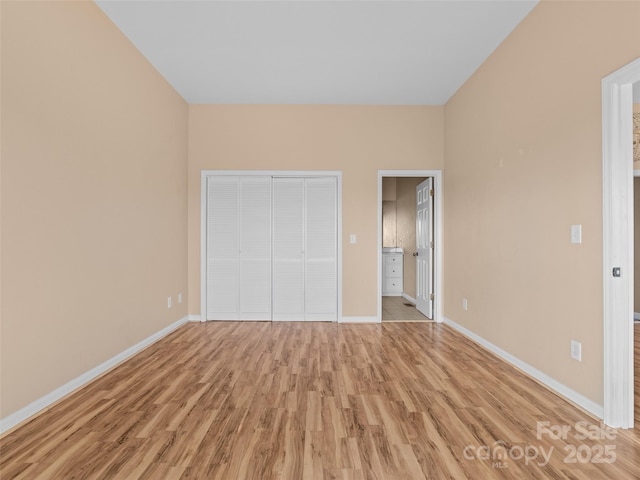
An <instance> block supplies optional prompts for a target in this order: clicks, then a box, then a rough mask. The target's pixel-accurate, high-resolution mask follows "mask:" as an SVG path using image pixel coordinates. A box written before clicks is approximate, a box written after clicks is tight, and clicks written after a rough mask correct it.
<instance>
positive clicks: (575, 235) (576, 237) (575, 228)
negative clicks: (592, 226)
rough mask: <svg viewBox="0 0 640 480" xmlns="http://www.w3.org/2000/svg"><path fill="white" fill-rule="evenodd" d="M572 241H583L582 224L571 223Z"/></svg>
mask: <svg viewBox="0 0 640 480" xmlns="http://www.w3.org/2000/svg"><path fill="white" fill-rule="evenodd" d="M571 243H582V225H571Z"/></svg>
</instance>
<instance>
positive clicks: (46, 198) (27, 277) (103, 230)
mask: <svg viewBox="0 0 640 480" xmlns="http://www.w3.org/2000/svg"><path fill="white" fill-rule="evenodd" d="M1 28H2V52H1V59H2V86H1V88H2V90H1V96H2V111H1V117H2V125H1V129H2V130H1V137H2V146H1V157H2V177H1V178H2V180H1V181H2V185H1V187H2V191H1V192H2V193H1V198H2V271H1V274H2V280H3V281H2V291H1V294H2V307H1V308H2V310H1V315H2V317H1V322H2V324H1V330H2V344H1V378H2V388H1V390H2V393H1V410H0V416H1V417H3V418H4V417H6V416H7V415H9V414H11V413H13V412H15V411H17V410H18V409H20V408H22V407H25V406H26V405H27V404H29V403H30V402H32V401H34V400H36V399H38V398H40V397H41V396H42V395H44V394H47V393H49V392H51V391H53V390H54V389H56V388H58V387H60V386H61V385H63V384H65V383H66V382H68V381H70V380H72V379H74V378H76V377H77V376H79V375H81V374H83V373H85V372H87V371H88V370H90V369H91V368H93V367H96V366H97V365H99V364H100V363H102V362H104V361H105V360H108V359H109V358H111V357H113V356H114V355H116V354H118V353H120V352H122V351H124V350H125V349H127V348H128V347H131V346H132V345H134V344H136V343H137V342H139V341H140V340H142V339H144V338H146V337H148V336H149V335H151V334H153V333H156V332H158V331H159V330H161V329H162V328H164V327H166V326H168V325H170V324H171V323H173V322H175V321H177V320H179V319H180V318H182V317H184V316H185V315H186V313H187V309H186V302H184V303H183V304H182V305H176V306H174V308H172V309H170V310H168V309H167V297H168V296H169V295H172V296H173V300H174V302H175V301H176V296H177V294H178V292H182V293H183V294H184V295H186V293H187V290H186V289H187V281H186V279H187V269H186V255H187V253H186V249H187V243H186V226H187V217H186V207H187V205H186V198H187V172H186V165H187V159H186V155H187V131H186V130H187V114H188V109H187V105H186V104H185V102H184V101H183V100H182V99H181V98H180V97H179V96H178V95H177V94H176V92H175V91H174V90H173V89H171V88H170V87H169V86H168V84H167V83H166V82H165V81H164V80H163V79H162V78H161V76H160V75H159V74H158V73H157V72H156V71H155V70H154V69H153V68H152V67H151V65H150V64H149V63H148V62H147V61H145V60H144V58H143V57H142V56H141V54H140V53H139V52H138V51H137V50H136V49H135V48H134V47H133V46H132V45H131V44H130V43H129V41H128V40H127V39H126V38H125V37H124V35H123V34H122V33H121V32H120V31H119V30H117V29H116V28H115V26H114V25H113V24H112V23H111V22H110V20H109V19H108V18H107V17H106V16H105V15H104V14H103V13H102V11H101V10H100V9H99V8H98V7H97V6H96V5H95V4H94V3H93V2H41V3H40V2H17V3H13V2H2V24H1Z"/></svg>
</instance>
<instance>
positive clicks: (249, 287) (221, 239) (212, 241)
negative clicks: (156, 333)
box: [207, 176, 271, 320]
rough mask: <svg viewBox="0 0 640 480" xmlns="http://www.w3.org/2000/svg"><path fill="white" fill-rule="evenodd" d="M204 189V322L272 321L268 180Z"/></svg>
mask: <svg viewBox="0 0 640 480" xmlns="http://www.w3.org/2000/svg"><path fill="white" fill-rule="evenodd" d="M207 188H208V191H207V320H271V178H270V177H264V176H256V177H234V176H214V177H210V178H209V179H208V181H207Z"/></svg>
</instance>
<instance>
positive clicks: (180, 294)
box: [178, 293, 182, 303]
mask: <svg viewBox="0 0 640 480" xmlns="http://www.w3.org/2000/svg"><path fill="white" fill-rule="evenodd" d="M178 303H182V293H179V294H178Z"/></svg>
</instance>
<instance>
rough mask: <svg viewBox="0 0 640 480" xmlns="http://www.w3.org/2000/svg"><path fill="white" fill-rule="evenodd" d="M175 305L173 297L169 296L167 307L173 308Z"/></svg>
mask: <svg viewBox="0 0 640 480" xmlns="http://www.w3.org/2000/svg"><path fill="white" fill-rule="evenodd" d="M172 306H173V301H172V300H171V297H167V308H171V307H172Z"/></svg>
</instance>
